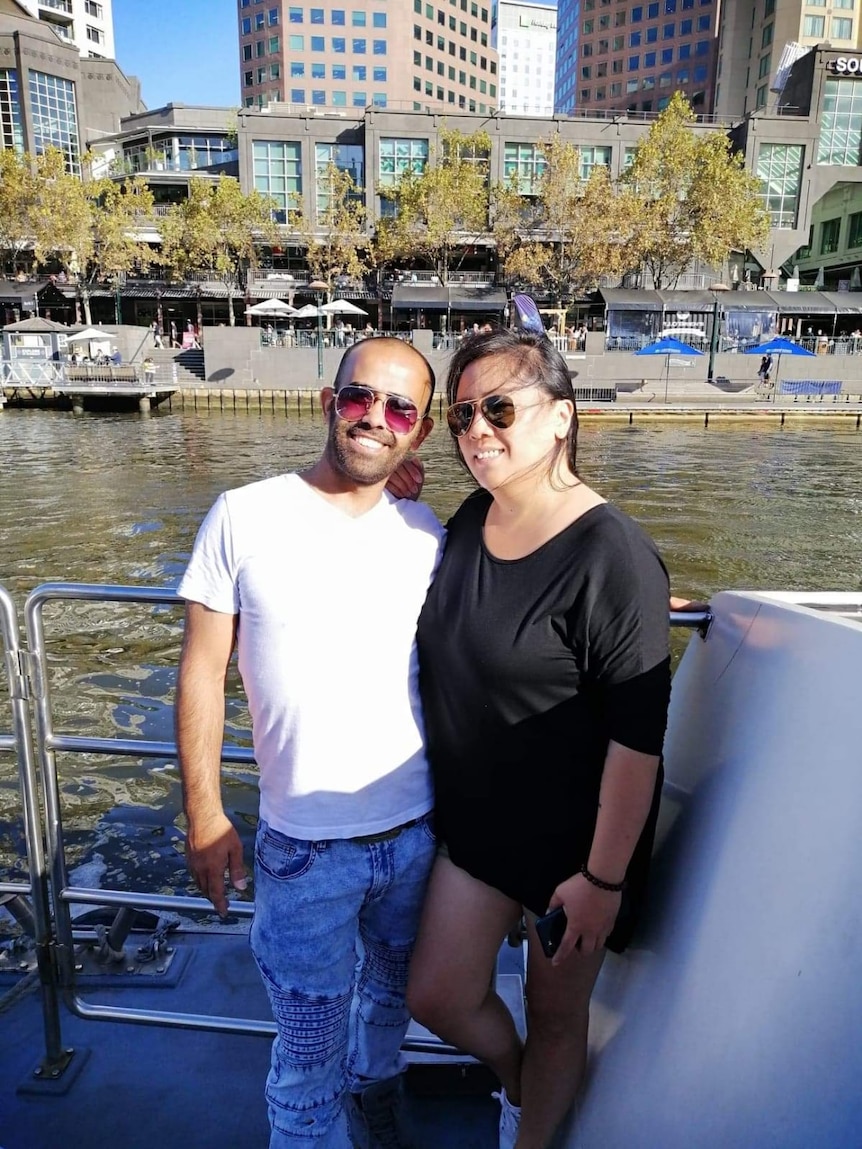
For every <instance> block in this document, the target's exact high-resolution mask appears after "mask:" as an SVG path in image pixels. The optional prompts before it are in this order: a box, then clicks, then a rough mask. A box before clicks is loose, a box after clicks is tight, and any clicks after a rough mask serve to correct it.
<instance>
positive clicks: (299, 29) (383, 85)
mask: <svg viewBox="0 0 862 1149" xmlns="http://www.w3.org/2000/svg"><path fill="white" fill-rule="evenodd" d="M336 2H337V3H340V0H336ZM318 3H319V6H316V7H315V6H311V5H310V4H305V3H298V4H286V3H284V2H283V0H262V2H257V0H256V2H255V3H252V0H237V19H238V23H239V29H238V30H239V52H240V87H241V92H242V104H243V106H244V107H246V108H253V107H258V108H265V107H266V106H268V105H270V104H289V105H290V106H291V107H292V108H296V109H300V108H303V107H309V108H328V109H332V110H333V111H336V112H339V111H340V112H341V113H342V114H345V115H348V114H350V115H356V114H357V113H358V112H361V111H362V110H364V109H365V108H367V107H375V108H386V107H395V108H425V107H433V108H435V109H436V110H447V111H470V112H478V113H480V114H483V115H485V114H488V113H491V112H494V111H495V110H496V109H497V107H498V105H499V93H498V85H499V77H498V70H497V53H496V51H495V49H494V48H493V46H492V44H491V3H492V0H457V3H456V2H454V0H452V2H450V3H448V4H444V2H443V0H437V2H436V3H427V2H426V0H412V4H411V3H410V2H409V0H400V2H399V3H397V4H389V3H387V2H386V0H352V3H351V6H350V7H349V8H344V7H338V6H336V5H335V4H332V3H329V2H326V3H320V0H318ZM348 109H350V111H349V112H348Z"/></svg>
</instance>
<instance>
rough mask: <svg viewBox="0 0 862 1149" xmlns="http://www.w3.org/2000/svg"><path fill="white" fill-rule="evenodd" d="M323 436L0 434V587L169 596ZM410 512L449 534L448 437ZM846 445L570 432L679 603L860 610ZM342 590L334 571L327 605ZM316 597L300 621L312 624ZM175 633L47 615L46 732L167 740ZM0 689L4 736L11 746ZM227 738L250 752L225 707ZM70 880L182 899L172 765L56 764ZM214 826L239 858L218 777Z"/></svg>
mask: <svg viewBox="0 0 862 1149" xmlns="http://www.w3.org/2000/svg"><path fill="white" fill-rule="evenodd" d="M323 437H324V427H323V423H322V420H321V419H320V417H319V416H318V417H313V416H311V415H305V416H298V415H285V414H284V413H283V412H282V413H259V412H254V413H230V414H227V413H225V414H222V413H220V412H207V413H201V412H195V413H192V412H183V413H171V412H156V413H154V414H153V415H152V416H150V417H141V416H138V415H127V416H112V415H94V416H86V417H83V418H75V417H73V416H71V415H66V414H61V413H59V412H56V411H18V410H14V411H10V410H7V411H5V412H3V413H2V414H0V460H2V462H0V583H2V585H3V586H4V587H5V588H6V589H7V590H8V591H10V592H11V593H12V595H13V597H14V598H15V600H16V603H17V604H18V606H19V609H20V607H21V606H22V605H23V601H24V598H25V596H26V593H27V592H28V591H29V590H31V589H32V588H33V587H34V586H37V585H38V584H39V583H42V582H47V581H56V580H68V581H74V582H94V583H145V584H146V583H149V584H157V585H167V586H173V585H176V583H177V581H178V579H179V576H180V574H181V572H182V570H183V568H184V565H185V562H186V559H187V556H188V553H189V551H190V549H191V546H192V543H193V541H194V535H195V531H196V529H197V526H198V524H199V522H200V520H201V518H202V516H203V515H204V513H205V512H206V510H207V508H208V507H209V505H210V504H211V502H212V501H213V499H214V498H215V496H216V495H217V494H218V493H219V492H220V491H222V490H224V489H226V488H228V487H232V486H237V485H240V484H242V483H245V482H249V481H251V480H253V479H257V478H263V477H265V476H268V475H272V474H276V473H278V472H280V471H283V470H290V469H293V468H297V467H301V466H303V465H305V464H307V463H309V462H310V461H311V460H313V459H314V458H315V457H316V456H317V454H318V453H319V451H320V448H321V445H322V442H323ZM422 455H423V457H424V458H425V460H426V470H427V480H426V489H425V497H426V498H427V500H428V502H429V503H430V504H431V505H432V506H433V507H434V509H435V510H436V511H437V513H438V514H439V515H440V516H441V517H442V518H444V519H445V518H446V516H448V515H449V514H450V513H451V512H452V511H453V510H454V509H455V507H456V506H457V505H458V503H459V502H460V500H461V499H462V498H463V496H464V495H465V494H466V493H467V492H468V491H469V490H470V489H471V480H470V478H469V476H468V475H466V473H464V472H463V471H462V470H461V469H460V467H459V466H458V464H457V463H456V461H455V457H454V453H453V449H452V446H451V444H450V442H449V439H448V436H447V435H445V434H444V433H443V432H441V431H439V430H437V431H435V432H434V433H433V434H432V435H431V437H430V439H429V440H428V441H427V442H426V444H425V445H424V446H423V448H422ZM860 460H862V435H860V434H859V433H858V432H856V431H853V430H840V429H838V430H832V429H829V428H825V427H810V426H809V427H808V428H806V427H802V426H789V427H785V428H784V429H781V430H779V429H777V428H776V427H774V426H769V427H759V426H758V425H757V424H748V425H744V426H737V425H733V426H732V427H728V428H725V427H724V426H722V427H720V428H718V427H716V428H710V429H708V430H705V429H703V428H702V427H700V426H696V425H694V424H691V425H680V424H664V425H662V424H656V425H650V426H644V425H643V424H641V425H636V426H633V427H628V426H620V425H602V424H600V423H591V424H588V425H587V426H586V427H584V428H582V432H581V439H580V469H581V472H582V475H583V477H584V478H585V479H586V481H587V482H589V483H590V485H592V486H594V487H596V488H597V489H598V490H599V491H600V492H601V493H602V494H604V495H605V496H606V497H608V498H609V499H611V500H612V501H613V502H615V503H616V504H617V505H619V506H620V507H622V508H623V509H624V510H626V511H627V512H629V513H630V514H631V515H633V516H634V517H635V518H636V519H637V520H638V521H639V522H641V523H642V525H643V526H644V527H645V528H646V529H647V530H648V531H649V532H650V534H651V535H652V536H653V538H654V539H655V540H656V542H657V544H658V546H659V548H660V550H661V552H662V554H663V556H664V558H665V561H666V563H667V565H668V568H669V570H670V572H671V582H672V586H673V588H674V590H675V591H676V592H677V593H682V594H688V595H692V596H696V597H701V598H708V597H709V595H710V594H711V593H713V592H714V591H716V590H720V589H727V588H770V589H795V590H815V589H829V590H858V589H859V588H860V585H862V573H860V571H862V566H860V556H862V467H860ZM340 578H341V579H342V580H343V575H342V574H341V572H337V571H333V586H335V585H336V582H337V580H339V579H340ZM325 592H326V588H321V595H320V597H319V598H318V599H317V600H316V601H310V602H309V603H308V604H305V605H303V604H298V606H297V608H298V609H308V610H319V609H322V602H323V596H324V595H325ZM179 621H180V616H179V612H177V611H172V610H163V609H154V608H152V607H126V606H123V607H112V606H99V607H97V606H92V605H89V604H75V605H72V606H56V607H54V606H51V607H49V608H48V610H47V612H46V618H45V628H46V636H47V640H48V651H49V657H50V663H51V678H50V682H51V691H52V699H53V702H54V710H55V716H56V728H57V729H58V730H59V731H62V732H63V733H67V734H79V735H83V734H93V735H100V736H103V737H110V736H115V737H116V736H119V737H126V738H131V737H136V736H137V737H145V738H150V739H165V740H170V739H171V738H172V728H171V712H170V706H171V702H172V699H173V689H174V675H175V667H176V661H177V656H178V652H179V644H180V628H179ZM9 728H10V724H9V719H8V704H7V703H6V696H5V685H0V732H4V733H5V732H8V730H9ZM228 736H229V737H230V738H231V739H232V740H236V741H238V742H242V743H245V744H248V715H247V712H246V710H245V707H244V704H243V701H242V698H241V694H240V695H239V696H238V697H237V698H236V699H235V700H234V701H233V702H232V703H231V705H230V706H229V710H228ZM59 768H60V777H61V796H62V806H63V818H64V828H65V831H66V836H67V841H68V844H69V858H70V864H74V863H77V862H80V861H92V860H93V859H94V858H95V859H97V861H98V863H99V867H100V868H101V869H103V870H104V875H103V878H102V880H103V881H104V883H105V884H106V885H110V886H117V887H128V888H134V889H145V890H149V891H153V892H155V891H163V892H169V891H175V890H176V891H182V890H184V889H187V888H188V887H187V877H186V873H185V869H184V865H183V859H182V845H183V835H182V828H181V819H180V793H179V785H178V777H177V771H176V766H175V763H174V762H173V761H172V760H165V761H159V760H137V761H133V760H125V761H123V760H114V759H110V758H104V757H95V756H76V757H74V758H73V757H71V756H62V757H61V758H60V760H59ZM225 792H226V798H227V803H226V804H227V807H228V809H229V811H230V813H231V815H232V817H234V819H235V821H236V823H237V825H238V826H239V827H240V829H241V833H242V836H243V837H244V839H245V840H246V842H247V843H250V841H251V836H252V832H253V826H254V822H255V816H256V788H255V785H254V778H253V776H252V772H251V771H250V770H243V769H241V768H233V769H231V770H230V771H228V773H227V779H226V786H225ZM18 813H19V804H18V797H17V790H16V775H15V769H14V762H13V760H12V758H11V756H9V755H5V756H0V874H3V873H4V872H5V873H14V872H16V871H17V869H18V864H17V863H16V861H15V859H16V857H19V856H20V854H21V849H22V830H21V826H20V819H19V817H18Z"/></svg>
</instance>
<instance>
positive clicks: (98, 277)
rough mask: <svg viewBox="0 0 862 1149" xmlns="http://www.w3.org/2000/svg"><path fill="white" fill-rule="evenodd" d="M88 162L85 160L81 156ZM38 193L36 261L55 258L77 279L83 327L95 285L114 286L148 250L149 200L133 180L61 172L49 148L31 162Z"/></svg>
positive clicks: (34, 229)
mask: <svg viewBox="0 0 862 1149" xmlns="http://www.w3.org/2000/svg"><path fill="white" fill-rule="evenodd" d="M85 158H86V157H85ZM33 168H34V176H35V183H36V194H35V198H34V203H33V207H32V211H31V222H32V233H33V237H34V241H35V243H34V247H35V253H36V257H37V259H39V260H40V261H41V260H44V259H45V258H46V257H48V256H53V257H54V258H55V259H56V260H57V261H58V262H59V263H60V265H61V266H62V267H63V268H65V270H66V271H68V272H70V273H71V274H72V275H74V276H75V277H76V278H77V282H78V291H79V297H80V301H81V303H82V305H83V309H84V318H85V321H86V322H87V323H91V322H92V318H91V313H90V289H91V287H92V285H93V284H94V283H100V282H102V283H104V282H107V283H111V284H113V285H114V286H117V285H118V284H119V283H120V282H121V280H122V278H123V276H124V275H126V274H127V273H128V272H129V271H131V270H132V268H133V267H135V266H136V265H137V264H139V263H147V262H149V260H150V259H151V257H152V248H151V246H150V244H149V243H148V242H147V241H146V239H145V238H144V237H143V235H142V231H143V229H144V227H145V226H146V225H147V224H148V223H151V222H152V219H153V195H152V192H151V191H150V189H149V187H148V186H147V183H146V181H145V180H144V179H143V178H142V177H141V176H137V177H135V178H134V179H126V180H122V181H120V182H115V181H114V180H112V179H109V178H108V177H105V178H103V179H90V180H85V181H82V180H81V179H79V178H78V176H75V175H70V174H69V173H68V172H67V171H66V170H65V161H64V158H63V154H62V152H60V151H58V150H57V149H56V148H49V149H48V150H47V151H46V152H45V153H44V154H43V155H40V156H37V157H36V158H35V160H34V161H33Z"/></svg>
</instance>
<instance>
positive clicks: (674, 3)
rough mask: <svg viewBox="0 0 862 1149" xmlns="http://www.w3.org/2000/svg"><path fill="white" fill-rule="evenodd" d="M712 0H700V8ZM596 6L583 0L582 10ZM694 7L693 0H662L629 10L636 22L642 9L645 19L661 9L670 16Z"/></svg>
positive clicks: (632, 21)
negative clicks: (658, 2)
mask: <svg viewBox="0 0 862 1149" xmlns="http://www.w3.org/2000/svg"><path fill="white" fill-rule="evenodd" d="M609 2H610V0H602V7H603V8H604V7H605V6H606V4H607V3H609ZM711 2H712V0H700V6H701V7H702V8H705V7H707V5H709V4H711ZM595 7H596V0H584V11H585V12H593V11H594V10H595ZM693 7H694V0H664V5H662V4H648V5H646V6H644V5H642V4H639V5H636V6H635V7H634V8H632V10H631V17H630V19H631V23H632V24H637V23H639V22H640V21H641V20H643V18H644V10H646V13H647V17H646V18H647V20H656V19H657V18H658V15H659V12H660V11H663V13H664V15H665V16H672V15H673V14H674V12H676V11H677V10H680V11H685V10H686V9H689V8H693Z"/></svg>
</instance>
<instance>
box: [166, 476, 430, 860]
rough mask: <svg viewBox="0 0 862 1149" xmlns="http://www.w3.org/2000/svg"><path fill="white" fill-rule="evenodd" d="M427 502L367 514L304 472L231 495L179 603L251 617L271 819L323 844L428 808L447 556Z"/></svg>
mask: <svg viewBox="0 0 862 1149" xmlns="http://www.w3.org/2000/svg"><path fill="white" fill-rule="evenodd" d="M444 534H445V532H444V530H443V527H442V526H441V525H440V523H439V522H438V520H437V518H436V516H435V515H434V513H433V511H431V510H430V509H429V508H428V507H427V506H425V505H424V504H422V503H415V502H412V501H410V500H405V499H394V498H392V497H391V496H389V495H388V494H384V495H383V496H382V498H381V499H380V501H379V502H378V503H377V504H376V505H375V506H374V507H373V508H372V509H371V510H370V511H367V512H366V513H365V514H363V515H361V516H359V517H358V518H351V517H350V516H349V515H346V514H345V513H344V512H343V511H342V510H340V509H339V508H338V507H337V506H336V505H335V504H333V503H331V502H329V501H328V500H326V499H325V498H323V497H322V496H321V495H319V494H318V493H317V492H316V491H315V490H313V488H311V487H309V486H308V484H307V483H306V482H305V481H304V480H303V479H301V478H300V477H299V476H298V475H292V474H290V475H279V476H277V477H276V478H272V479H265V480H263V481H262V482H258V483H251V484H249V485H248V486H245V487H240V488H239V489H237V490H233V491H227V492H226V493H224V494H222V495H220V496H219V498H218V499H217V500H216V502H215V504H214V505H213V507H212V509H211V510H210V512H209V514H208V515H207V517H206V519H205V520H204V522H203V524H202V526H201V528H200V531H199V532H198V537H197V540H196V542H195V546H194V551H193V553H192V557H191V560H190V562H189V565H188V569H187V570H186V573H185V575H184V576H183V579H182V581H181V583H180V586H179V594H180V595H181V596H182V597H183V598H185V599H189V600H191V601H192V602H199V603H203V604H204V605H205V606H208V607H210V609H212V610H215V611H219V612H222V613H225V614H232V615H233V614H238V615H239V626H238V638H237V652H238V659H239V671H240V674H241V676H242V681H243V685H244V687H245V691H246V694H247V696H248V702H249V709H250V711H251V717H252V726H253V737H254V751H255V757H256V759H257V762H258V766H259V767H260V813H261V817H262V818H264V819H265V820H266V821H267V822H268V823H269V824H270V825H271V826H272V827H273V828H274V829H276V830H279V831H281V832H282V833H284V834H289V835H291V836H292V837H298V838H305V839H311V840H324V839H327V838H353V837H359V836H362V835H366V834H376V833H380V832H382V831H384V830H388V829H391V828H392V827H394V826H399V825H401V824H402V823H404V822H408V821H410V820H412V819H413V818H418V817H420V816H421V815H423V814H425V813H427V812H428V811H429V810H430V809H431V806H432V789H431V779H430V772H429V769H428V763H427V761H426V758H425V751H424V741H425V739H424V727H423V723H422V710H421V704H420V700H419V681H418V680H419V666H418V655H417V650H416V623H417V620H418V618H419V612H420V610H421V609H422V603H423V602H424V600H425V594H426V592H427V590H428V587H429V585H430V583H431V579H432V578H433V576H434V572H435V570H436V568H437V564H438V562H439V559H440V554H441V552H442V544H443V538H444Z"/></svg>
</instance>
